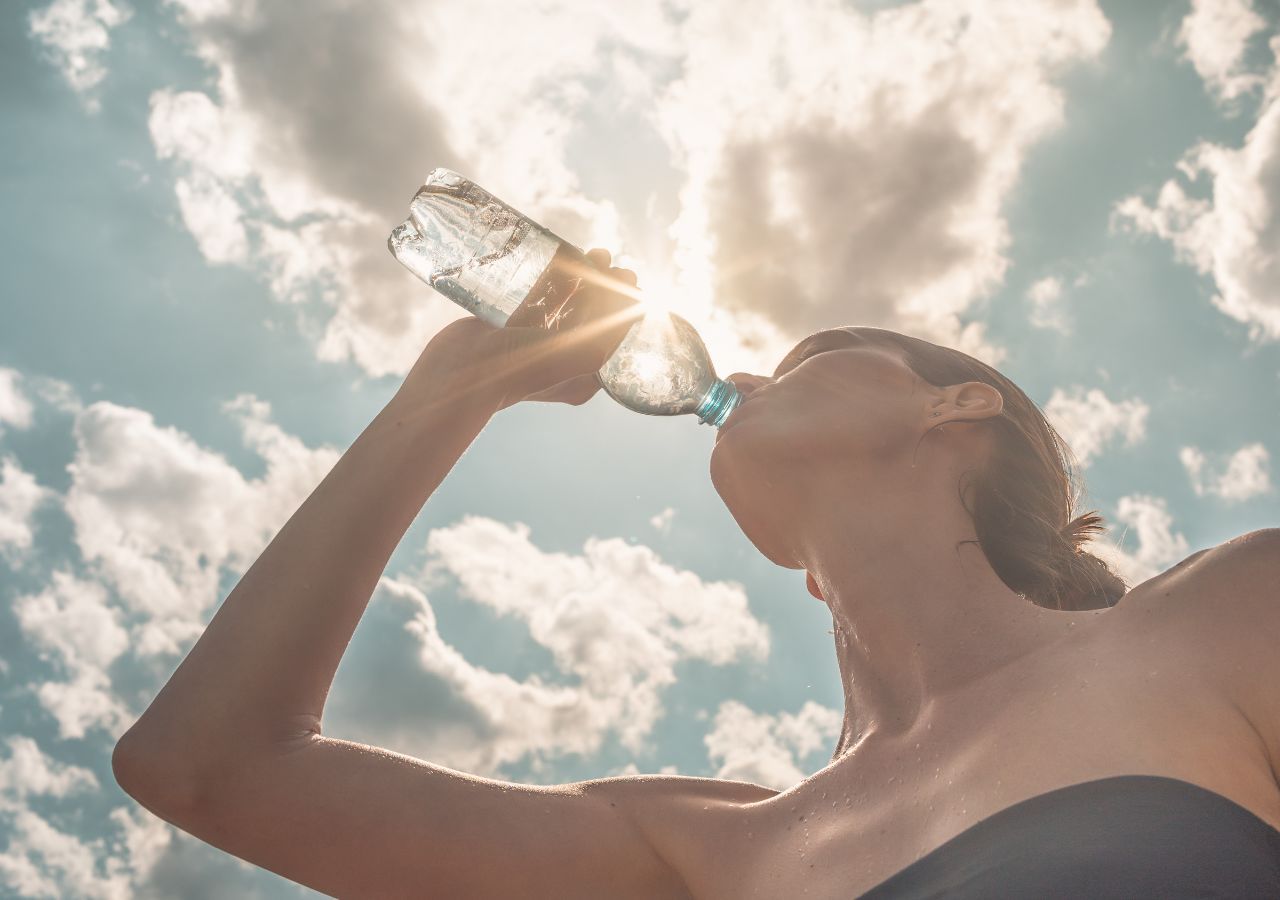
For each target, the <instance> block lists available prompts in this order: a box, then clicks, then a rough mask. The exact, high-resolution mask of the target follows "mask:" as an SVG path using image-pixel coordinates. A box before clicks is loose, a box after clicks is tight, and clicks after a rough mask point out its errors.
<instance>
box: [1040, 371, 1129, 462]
mask: <svg viewBox="0 0 1280 900" xmlns="http://www.w3.org/2000/svg"><path fill="white" fill-rule="evenodd" d="M1150 411H1151V410H1150V407H1148V406H1147V404H1146V403H1144V402H1143V401H1142V400H1138V399H1134V400H1120V401H1114V400H1111V399H1110V398H1109V397H1107V395H1106V394H1104V393H1103V392H1102V391H1100V390H1098V389H1097V388H1091V389H1089V390H1087V391H1086V390H1085V388H1083V387H1081V386H1079V385H1076V386H1074V387H1072V388H1069V389H1067V390H1063V389H1062V388H1054V391H1053V395H1052V396H1051V397H1050V398H1049V402H1048V403H1046V404H1045V406H1044V413H1045V417H1046V418H1047V419H1048V420H1049V423H1050V424H1051V425H1053V427H1054V428H1055V429H1056V430H1057V431H1058V433H1059V434H1060V435H1062V438H1063V440H1065V441H1066V442H1067V444H1068V445H1069V446H1070V447H1071V450H1072V451H1073V452H1074V453H1075V455H1076V459H1077V461H1078V462H1079V463H1080V467H1081V468H1087V467H1088V466H1089V464H1090V463H1092V462H1093V460H1094V459H1095V458H1096V457H1097V456H1098V455H1099V454H1101V453H1102V451H1103V449H1104V448H1105V447H1106V446H1107V445H1108V444H1110V443H1113V442H1114V441H1115V440H1116V438H1118V437H1123V438H1124V443H1125V446H1126V447H1132V446H1134V445H1135V444H1137V443H1138V442H1139V441H1141V440H1143V439H1144V438H1145V437H1146V423H1147V415H1148V414H1149V413H1150Z"/></svg>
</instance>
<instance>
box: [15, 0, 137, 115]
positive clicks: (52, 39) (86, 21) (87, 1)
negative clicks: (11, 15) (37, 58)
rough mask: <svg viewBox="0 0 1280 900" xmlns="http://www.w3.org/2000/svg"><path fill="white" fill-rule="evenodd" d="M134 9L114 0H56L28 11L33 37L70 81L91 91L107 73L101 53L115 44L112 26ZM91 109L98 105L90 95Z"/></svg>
mask: <svg viewBox="0 0 1280 900" xmlns="http://www.w3.org/2000/svg"><path fill="white" fill-rule="evenodd" d="M131 15H132V12H131V11H130V10H129V8H128V7H126V6H124V5H119V6H116V5H114V4H112V3H111V0H54V2H53V3H51V4H49V5H48V6H46V7H44V8H43V9H37V10H32V11H31V12H30V13H29V14H28V15H27V27H28V28H29V29H30V34H31V37H32V38H34V39H35V40H36V41H37V42H39V43H40V45H41V46H42V47H43V48H44V51H45V54H46V55H47V56H48V57H49V60H50V61H51V62H52V63H53V64H54V65H56V66H57V67H58V68H59V69H61V70H62V75H63V77H64V78H66V79H67V82H68V83H69V84H70V85H71V87H73V88H74V89H75V90H76V91H77V92H78V93H80V94H81V95H87V94H88V92H89V91H90V90H91V89H92V88H94V87H95V86H96V85H97V84H98V82H100V81H102V79H103V78H104V77H106V74H107V70H106V68H105V66H103V64H102V60H101V57H102V56H103V54H104V53H106V50H107V48H108V47H109V46H110V45H111V30H112V29H113V28H117V27H119V26H120V25H121V24H123V23H124V22H125V21H127V20H128V19H129V17H130V16H131ZM86 103H87V105H88V106H89V108H90V109H91V110H96V109H97V108H98V102H97V100H96V99H95V98H93V97H91V96H90V97H86Z"/></svg>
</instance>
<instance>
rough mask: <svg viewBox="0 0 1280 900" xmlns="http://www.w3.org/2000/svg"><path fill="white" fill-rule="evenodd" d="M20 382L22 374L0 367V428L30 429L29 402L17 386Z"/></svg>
mask: <svg viewBox="0 0 1280 900" xmlns="http://www.w3.org/2000/svg"><path fill="white" fill-rule="evenodd" d="M21 380H22V373H21V372H19V371H18V370H17V369H6V368H2V367H0V426H4V425H12V426H13V427H14V428H18V429H23V428H30V427H31V413H32V407H31V401H30V400H28V399H27V397H26V395H25V394H24V393H23V391H22V389H21V388H20V387H19V386H18V382H19V381H21Z"/></svg>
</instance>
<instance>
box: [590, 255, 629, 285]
mask: <svg viewBox="0 0 1280 900" xmlns="http://www.w3.org/2000/svg"><path fill="white" fill-rule="evenodd" d="M587 259H589V260H591V263H592V265H594V266H596V267H597V268H598V269H600V270H601V271H602V272H608V273H609V274H610V275H611V276H613V277H614V278H616V279H618V280H619V281H622V282H623V283H625V284H629V285H631V286H632V287H636V284H637V279H636V273H635V272H633V271H631V270H630V269H618V268H613V267H611V266H610V265H609V264H610V263H611V262H613V254H611V253H610V252H609V251H608V250H605V249H604V248H603V247H592V248H591V249H590V250H588V251H587Z"/></svg>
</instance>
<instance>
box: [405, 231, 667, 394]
mask: <svg viewBox="0 0 1280 900" xmlns="http://www.w3.org/2000/svg"><path fill="white" fill-rule="evenodd" d="M587 258H588V259H589V260H590V261H591V262H592V263H593V265H594V267H595V268H594V269H593V270H591V271H588V272H586V273H572V274H574V275H578V274H584V276H585V277H583V280H582V283H581V286H580V287H579V288H578V290H577V291H576V292H575V293H574V294H573V305H572V310H573V311H572V313H571V314H570V315H569V316H568V317H567V318H565V319H564V320H563V321H564V322H565V324H564V325H562V326H561V327H560V329H559V330H556V331H548V330H547V329H544V328H537V327H511V326H509V327H506V328H496V327H494V326H493V325H490V324H489V323H488V322H485V321H484V320H482V319H478V318H476V317H475V316H466V317H465V318H462V319H459V320H457V321H456V322H450V323H449V324H448V325H446V326H445V327H444V328H442V329H440V331H439V332H438V333H437V334H436V335H435V337H433V338H432V339H431V341H430V342H429V343H428V344H427V347H426V349H425V350H423V351H422V355H421V356H420V357H419V358H418V361H417V362H416V363H415V364H414V366H413V368H412V369H411V370H410V372H409V374H408V376H406V378H405V381H404V384H403V385H401V387H400V390H399V392H397V393H398V395H406V396H408V397H410V398H415V397H416V398H418V399H419V400H421V399H424V398H428V397H429V398H432V399H441V394H442V392H443V393H444V394H447V395H448V396H450V397H454V396H459V397H465V398H467V399H468V401H469V402H476V403H481V404H485V405H487V406H490V407H491V408H492V411H493V412H497V411H498V410H501V409H506V408H507V407H508V406H512V405H514V404H516V403H519V402H520V401H521V400H538V401H541V402H546V403H569V404H572V405H574V406H579V405H581V404H583V403H586V402H587V401H588V400H590V399H591V398H592V397H594V396H595V393H596V391H598V390H599V389H600V384H599V382H597V381H596V372H597V371H599V369H600V367H601V366H603V365H604V364H605V362H607V361H608V359H609V357H610V356H612V355H613V352H614V351H615V350H617V349H618V345H619V344H621V343H622V339H623V338H624V337H626V335H627V332H628V331H629V330H630V328H631V326H632V325H634V324H635V323H636V322H637V321H638V320H639V319H640V318H642V317H643V315H644V311H643V308H642V307H641V306H640V305H639V303H637V302H636V301H635V300H634V299H633V298H632V297H630V296H627V294H626V293H624V292H627V291H629V288H634V287H635V285H636V273H635V272H632V271H631V270H630V269H616V268H610V266H609V261H610V255H609V251H607V250H601V249H593V250H590V251H588V253H587Z"/></svg>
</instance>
